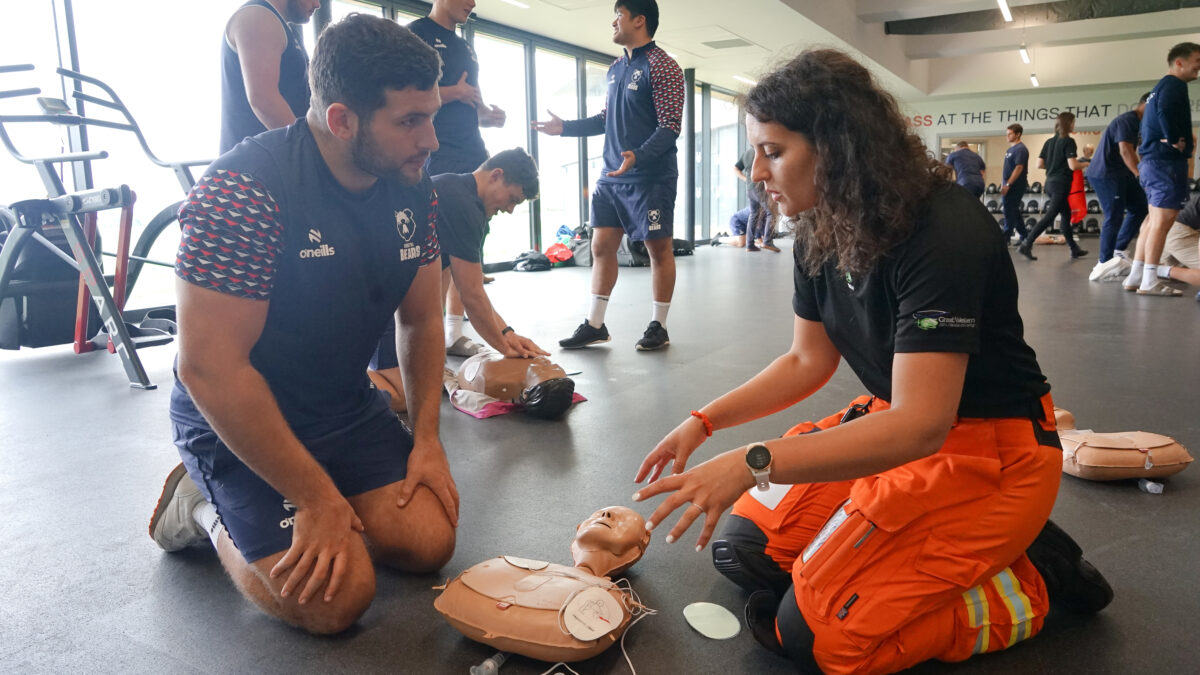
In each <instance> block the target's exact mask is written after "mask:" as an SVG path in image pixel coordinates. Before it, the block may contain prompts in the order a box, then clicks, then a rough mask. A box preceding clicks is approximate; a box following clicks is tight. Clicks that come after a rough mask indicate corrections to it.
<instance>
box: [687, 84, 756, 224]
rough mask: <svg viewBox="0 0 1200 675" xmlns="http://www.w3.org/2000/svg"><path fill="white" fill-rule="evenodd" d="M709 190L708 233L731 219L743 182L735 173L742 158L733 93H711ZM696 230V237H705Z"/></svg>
mask: <svg viewBox="0 0 1200 675" xmlns="http://www.w3.org/2000/svg"><path fill="white" fill-rule="evenodd" d="M709 101H710V113H709V126H710V129H709V136H708V137H709V143H710V156H711V160H710V162H709V191H708V214H709V219H708V227H707V228H705V231H704V233H703V234H704V235H705V237H706V236H707V235H708V234H709V233H710V232H714V231H716V230H714V229H712V228H718V229H719V228H721V227H722V226H723V225H724V224H725V223H728V222H729V217H730V216H732V215H733V214H734V212H736V211H737V210H738V193H739V192H741V191H742V186H743V185H745V183H742V182H741V181H740V180H739V179H738V177H737V174H736V173H735V170H734V165H735V164H737V161H738V159H739V158H740V153H739V152H738V117H739V116H738V107H737V104H736V103H735V102H734V100H733V97H732V96H729V95H726V94H721V93H718V92H715V91H714V92H712V93H711V95H710V96H709ZM699 235H700V233H699V232H698V233H697V238H702V237H700V236H699Z"/></svg>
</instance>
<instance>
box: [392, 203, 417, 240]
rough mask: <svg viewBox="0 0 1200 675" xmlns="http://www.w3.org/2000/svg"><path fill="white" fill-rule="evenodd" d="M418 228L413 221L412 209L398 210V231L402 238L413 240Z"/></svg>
mask: <svg viewBox="0 0 1200 675" xmlns="http://www.w3.org/2000/svg"><path fill="white" fill-rule="evenodd" d="M416 229H417V228H416V224H415V223H413V213H412V209H404V210H403V211H397V212H396V232H397V233H399V235H400V238H401V239H403V240H404V241H406V242H409V241H412V237H413V233H414V232H416Z"/></svg>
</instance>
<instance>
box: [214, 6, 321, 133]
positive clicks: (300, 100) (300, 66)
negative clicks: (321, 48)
mask: <svg viewBox="0 0 1200 675" xmlns="http://www.w3.org/2000/svg"><path fill="white" fill-rule="evenodd" d="M246 7H265V8H266V9H268V10H270V11H271V13H272V14H274V15H275V18H277V19H279V23H280V24H281V25H282V26H283V32H284V33H286V34H287V47H284V49H283V54H281V55H280V57H279V93H280V95H282V96H283V100H284V101H287V104H288V107H290V108H291V109H292V112H293V113H295V115H296V117H304V116H305V115H306V114H308V102H309V97H310V94H311V92H310V91H309V89H308V52H306V51H304V42H303V40H302V39H301V37H300V32H299V29H298V27H297V26H293V25H292V24H290V23H288V22H286V21H284V20H283V16H282V15H280V14H279V12H278V11H277V10H276V9H275V8H274V7H272V6H271V3H269V2H267V0H250V1H249V2H247V3H246V4H244V5H242V7H241V8H239V9H238V11H239V12H240V11H242V9H244V8H246ZM266 130H267V127H266V126H264V125H263V123H262V122H261V121H260V120H259V119H258V116H257V115H255V114H254V110H253V109H252V108H251V107H250V99H248V98H247V97H246V81H245V80H244V79H242V61H241V59H240V58H239V57H238V53H237V52H236V51H234V50H233V47H231V46H230V45H229V40H228V39H226V38H225V35H224V31H222V34H221V149H220V153H221V154H222V155H223V154H225V153H227V152H229V151H230V150H231V149H233V146H235V145H237V144H238V143H241V142H242V139H243V138H249V137H251V136H257V135H258V134H261V133H262V132H264V131H266Z"/></svg>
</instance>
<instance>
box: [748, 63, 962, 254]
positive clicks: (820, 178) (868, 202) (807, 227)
mask: <svg viewBox="0 0 1200 675" xmlns="http://www.w3.org/2000/svg"><path fill="white" fill-rule="evenodd" d="M745 105H746V112H747V114H749V115H753V116H754V118H755V119H756V120H758V121H759V122H776V123H778V124H781V125H783V126H784V127H786V128H787V129H789V130H791V131H795V132H798V133H800V134H802V135H803V136H804V138H805V139H806V140H807V141H808V142H809V143H810V144H812V146H813V149H814V150H815V152H816V156H817V164H816V173H815V176H814V180H815V182H816V186H817V195H818V198H817V204H816V206H815V207H813V208H812V209H810V210H809V211H806V212H805V213H802V214H800V216H799V217H798V218H797V219H796V220H797V223H796V225H797V226H796V243H797V245H796V249H795V250H796V262H797V264H799V265H800V266H801V268H802V269H803V270H804V271H805V272H806V273H808V274H809V275H815V274H816V273H817V272H818V271H819V270H820V268H821V266H822V265H823V264H825V263H826V262H827V261H829V260H830V259H832V258H833V257H834V256H836V257H837V264H838V269H839V270H841V271H843V272H851V273H854V274H861V273H864V272H866V271H867V270H869V269H870V268H871V267H873V266H874V264H875V263H876V262H877V261H878V260H879V259H880V258H881V257H883V256H884V255H885V254H887V252H888V251H890V250H891V249H892V248H894V247H895V246H896V245H897V244H900V243H901V242H903V241H905V240H906V239H908V237H909V236H910V235H911V234H912V231H913V229H914V227H915V226H916V221H917V218H918V216H919V213H920V210H921V208H922V206H923V204H924V202H925V200H926V198H927V197H928V196H929V195H930V193H932V192H933V191H934V190H935V189H937V188H938V187H940V186H942V185H944V184H946V183H948V182H949V179H950V177H949V176H950V175H949V170H948V169H947V168H946V167H944V166H943V165H942V164H941V163H940V162H938V161H936V160H935V159H933V157H931V156H930V154H929V152H928V151H927V150H926V149H925V144H924V143H923V142H922V141H921V139H920V138H919V137H918V136H917V135H916V134H914V133H912V131H910V130H909V128H908V123H907V121H906V120H905V118H904V117H903V116H902V115H901V114H900V109H899V106H898V105H897V103H896V99H895V98H893V97H892V95H891V94H889V93H888V92H886V91H884V90H883V89H882V88H881V87H880V86H879V84H878V83H877V82H876V81H875V79H874V78H873V77H872V76H871V74H870V72H868V71H867V69H866V68H864V67H863V66H862V65H860V64H859V63H858V62H857V61H855V60H854V59H852V58H851V57H850V56H848V55H847V54H845V53H843V52H840V51H837V50H833V49H818V50H809V51H806V52H803V53H802V54H800V55H799V56H797V57H796V58H794V59H792V60H791V61H789V62H788V63H787V64H785V65H783V66H782V67H780V68H778V69H776V70H775V71H774V72H772V73H770V74H769V75H767V76H766V77H764V78H762V79H760V80H759V82H758V84H757V85H756V86H755V87H754V88H753V89H751V90H750V92H749V93H748V94H747V95H746V98H745Z"/></svg>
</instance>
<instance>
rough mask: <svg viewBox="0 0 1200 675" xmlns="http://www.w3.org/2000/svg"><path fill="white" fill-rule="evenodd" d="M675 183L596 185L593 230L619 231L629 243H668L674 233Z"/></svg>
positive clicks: (593, 196)
mask: <svg viewBox="0 0 1200 675" xmlns="http://www.w3.org/2000/svg"><path fill="white" fill-rule="evenodd" d="M674 222H675V183H673V182H672V183H648V184H645V183H609V182H601V183H596V189H595V190H594V191H593V192H592V222H591V223H590V224H591V226H592V227H619V228H622V229H624V230H625V234H627V235H629V239H630V241H646V240H648V239H662V238H664V237H665V238H667V239H670V238H671V237H672V236H673V235H674V232H675V225H674Z"/></svg>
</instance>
